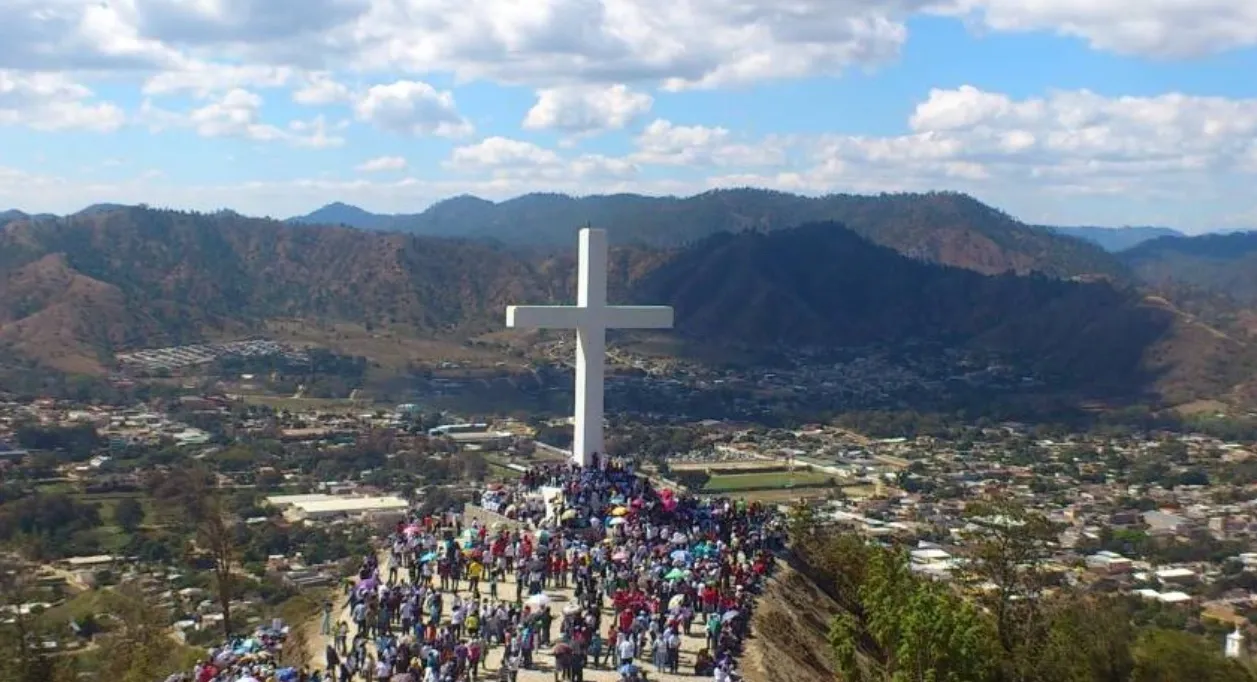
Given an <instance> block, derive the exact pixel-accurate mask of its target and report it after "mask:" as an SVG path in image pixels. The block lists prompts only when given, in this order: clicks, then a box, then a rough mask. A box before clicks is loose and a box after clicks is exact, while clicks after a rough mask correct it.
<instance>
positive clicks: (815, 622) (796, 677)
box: [742, 561, 840, 682]
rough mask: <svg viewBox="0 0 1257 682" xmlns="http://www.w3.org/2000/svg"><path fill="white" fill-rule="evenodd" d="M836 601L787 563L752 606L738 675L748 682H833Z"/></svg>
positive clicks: (770, 580)
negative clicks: (831, 646) (748, 637)
mask: <svg viewBox="0 0 1257 682" xmlns="http://www.w3.org/2000/svg"><path fill="white" fill-rule="evenodd" d="M839 610H840V609H839V607H838V603H837V602H835V601H834V600H833V599H832V598H831V597H830V596H829V595H828V594H825V591H824V590H822V589H820V588H819V587H817V585H816V583H815V582H813V581H812V580H811V579H810V578H808V577H807V576H805V575H803V574H802V573H799V572H798V571H796V570H795V569H794V568H792V567H791V566H790V565H788V564H787V563H785V562H782V561H779V562H777V571H776V572H775V574H774V575H773V577H772V578H771V579H769V581H768V584H767V586H766V588H765V590H764V594H763V595H762V596H761V597H760V599H759V601H758V602H757V603H756V609H755V615H754V616H753V617H752V623H751V630H752V632H753V633H754V637H753V638H752V639H751V640H750V642H749V643H748V644H747V649H746V655H745V656H744V657H743V660H742V673H743V675H744V676H745V677H746V680H747V682H780V681H781V680H790V682H833V681H834V680H836V679H838V677H837V671H836V670H835V669H834V665H833V662H832V660H831V658H830V655H829V642H828V641H827V640H826V637H827V635H828V634H829V624H830V621H832V620H833V618H834V616H836V615H838V613H839Z"/></svg>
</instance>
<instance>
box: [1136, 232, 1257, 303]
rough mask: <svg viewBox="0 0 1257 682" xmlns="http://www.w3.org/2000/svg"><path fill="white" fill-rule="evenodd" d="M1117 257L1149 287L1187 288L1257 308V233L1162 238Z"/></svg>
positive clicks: (1145, 243)
mask: <svg viewBox="0 0 1257 682" xmlns="http://www.w3.org/2000/svg"><path fill="white" fill-rule="evenodd" d="M1119 256H1120V258H1121V259H1122V261H1123V262H1124V263H1126V265H1127V266H1128V267H1129V268H1131V270H1132V271H1134V272H1135V273H1136V274H1137V275H1138V276H1139V278H1140V279H1142V280H1143V281H1145V282H1147V283H1148V284H1150V285H1152V286H1155V287H1160V288H1166V287H1173V286H1181V285H1187V286H1191V287H1195V288H1199V289H1202V290H1205V291H1208V292H1212V293H1215V294H1221V295H1224V296H1228V297H1231V298H1233V299H1235V300H1237V301H1239V302H1241V303H1244V304H1247V305H1257V231H1253V232H1232V233H1229V234H1206V235H1200V236H1196V237H1162V238H1159V239H1154V240H1152V241H1148V242H1144V243H1143V244H1140V245H1139V246H1136V247H1135V248H1133V249H1130V250H1128V251H1125V252H1123V253H1121V254H1119Z"/></svg>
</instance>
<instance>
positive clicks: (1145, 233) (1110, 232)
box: [1045, 225, 1186, 252]
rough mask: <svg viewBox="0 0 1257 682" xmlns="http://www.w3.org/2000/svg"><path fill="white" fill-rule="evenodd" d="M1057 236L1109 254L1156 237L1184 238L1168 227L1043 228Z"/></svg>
mask: <svg viewBox="0 0 1257 682" xmlns="http://www.w3.org/2000/svg"><path fill="white" fill-rule="evenodd" d="M1045 227H1047V229H1049V230H1052V231H1054V232H1057V233H1059V234H1063V235H1068V236H1070V237H1077V238H1078V239H1083V240H1086V241H1089V242H1091V243H1092V244H1095V245H1097V246H1099V247H1100V248H1102V249H1104V250H1105V251H1109V252H1117V251H1125V250H1126V249H1130V248H1134V247H1136V246H1139V245H1140V244H1142V243H1144V242H1146V241H1148V240H1150V239H1156V238H1158V237H1185V236H1186V235H1184V234H1183V233H1182V232H1179V231H1178V230H1175V229H1173V228H1169V227H1145V226H1136V225H1132V226H1127V227H1094V226H1089V225H1078V226H1070V227H1065V226H1045Z"/></svg>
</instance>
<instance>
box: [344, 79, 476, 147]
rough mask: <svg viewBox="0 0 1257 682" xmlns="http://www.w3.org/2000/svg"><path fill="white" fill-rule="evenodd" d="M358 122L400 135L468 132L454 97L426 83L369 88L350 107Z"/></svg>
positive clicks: (457, 135) (465, 121)
mask: <svg viewBox="0 0 1257 682" xmlns="http://www.w3.org/2000/svg"><path fill="white" fill-rule="evenodd" d="M354 111H355V113H356V114H357V116H358V119H359V120H362V121H366V122H369V123H372V124H374V125H375V126H377V127H379V128H381V129H383V130H387V131H389V132H394V133H400V134H404V135H436V136H439V137H460V136H463V135H468V134H470V133H471V131H472V125H471V123H470V122H469V121H468V120H467V119H465V118H463V117H462V115H460V114H459V113H458V108H457V107H456V106H455V104H454V95H453V94H452V93H450V92H449V91H448V90H437V89H436V88H433V87H432V86H431V85H428V84H427V83H420V82H418V81H397V82H395V83H392V84H390V85H376V86H373V87H371V88H370V89H369V90H367V91H366V93H364V94H363V95H362V97H361V98H359V99H358V101H357V102H356V103H355V104H354Z"/></svg>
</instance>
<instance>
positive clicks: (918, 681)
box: [829, 548, 996, 682]
mask: <svg viewBox="0 0 1257 682" xmlns="http://www.w3.org/2000/svg"><path fill="white" fill-rule="evenodd" d="M858 591H859V596H860V602H861V609H860V611H861V612H862V617H860V618H857V617H856V616H855V615H853V613H851V612H846V613H843V614H841V615H840V616H839V617H837V618H836V619H835V620H834V622H833V624H832V626H831V629H830V633H829V640H830V645H831V646H832V647H833V650H834V654H835V658H836V660H837V663H838V668H839V670H840V671H841V673H842V679H844V680H848V681H849V682H875V681H878V682H880V681H885V682H982V681H983V680H990V679H992V673H993V671H994V668H995V665H994V662H995V660H996V659H995V656H993V655H992V653H993V641H994V640H993V638H992V633H991V632H990V622H989V620H987V619H985V618H984V617H983V616H982V614H981V613H980V612H979V611H978V610H977V609H976V608H975V607H974V606H973V605H972V604H970V603H968V602H966V601H964V600H963V598H961V597H960V596H958V595H956V594H955V593H953V592H950V591H949V590H947V588H945V587H944V586H942V585H940V584H937V583H933V582H930V581H928V580H925V579H923V578H920V577H917V576H915V575H913V574H912V572H911V570H910V569H909V566H908V560H907V557H906V556H905V555H904V554H903V553H902V552H899V551H896V550H890V549H883V548H875V549H872V550H871V552H870V554H869V563H868V566H867V570H866V572H865V575H864V579H863V582H862V584H861V585H860V587H859V590H858Z"/></svg>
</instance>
